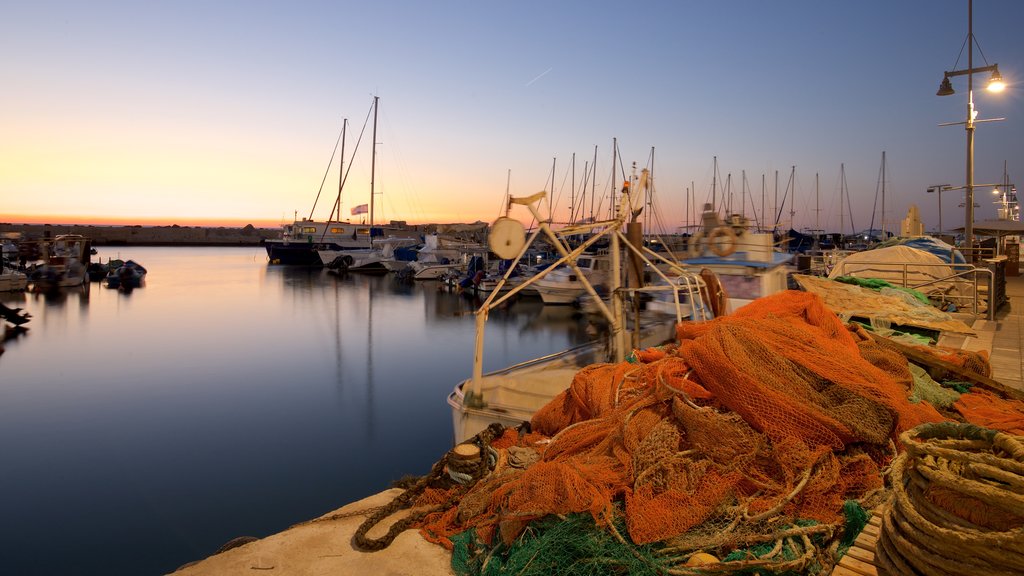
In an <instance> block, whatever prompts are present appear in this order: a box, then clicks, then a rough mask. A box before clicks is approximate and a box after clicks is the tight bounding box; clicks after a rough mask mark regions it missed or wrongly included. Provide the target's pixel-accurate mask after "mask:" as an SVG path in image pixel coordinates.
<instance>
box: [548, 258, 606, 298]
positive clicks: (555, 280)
mask: <svg viewBox="0 0 1024 576" xmlns="http://www.w3.org/2000/svg"><path fill="white" fill-rule="evenodd" d="M580 273H582V274H583V275H584V276H586V278H587V280H588V281H589V282H590V284H593V285H594V286H601V285H603V284H605V283H607V282H608V279H609V276H610V275H611V259H610V258H609V257H608V256H607V255H598V254H584V255H581V256H580V257H579V258H577V259H576V269H573V268H570V267H568V266H561V267H558V268H555V269H554V270H552V271H551V272H550V273H549V274H548V275H547V276H546V277H544V278H541V279H539V280H537V282H536V284H535V286H536V288H537V292H538V293H539V294H540V299H541V300H543V301H544V303H545V304H572V303H573V302H575V301H576V299H577V298H579V297H580V296H582V295H583V294H585V293H586V288H584V286H583V282H582V281H581V279H580Z"/></svg>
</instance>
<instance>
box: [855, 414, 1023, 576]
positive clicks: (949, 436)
mask: <svg viewBox="0 0 1024 576" xmlns="http://www.w3.org/2000/svg"><path fill="white" fill-rule="evenodd" d="M900 441H901V442H902V443H903V445H904V446H905V447H906V452H905V453H904V454H902V455H901V456H900V457H899V458H897V459H896V461H895V462H894V463H893V465H892V468H891V470H890V480H891V482H892V488H893V496H894V497H893V501H892V503H891V504H890V506H889V507H888V509H887V510H886V512H885V514H884V516H883V517H882V530H881V533H880V535H879V538H878V543H877V544H876V548H875V557H876V561H877V562H878V564H879V565H880V566H881V567H883V568H885V569H886V570H888V571H889V572H890V573H892V574H923V575H925V576H933V575H934V576H947V575H949V576H954V575H957V574H987V575H993V576H1002V575H1006V576H1011V575H1014V574H1021V573H1024V440H1022V438H1021V437H1015V436H1011V435H1009V434H1003V433H1000V432H996V431H994V430H988V429H985V428H980V427H978V426H975V425H972V424H959V423H955V422H942V423H937V424H922V425H921V426H918V427H916V428H914V429H912V430H909V431H907V432H904V433H903V434H902V435H901V436H900Z"/></svg>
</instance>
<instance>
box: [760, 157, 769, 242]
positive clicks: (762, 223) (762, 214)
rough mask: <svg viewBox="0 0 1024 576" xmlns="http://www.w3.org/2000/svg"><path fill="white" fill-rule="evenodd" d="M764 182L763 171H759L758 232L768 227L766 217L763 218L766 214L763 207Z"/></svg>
mask: <svg viewBox="0 0 1024 576" xmlns="http://www.w3.org/2000/svg"><path fill="white" fill-rule="evenodd" d="M764 182H765V179H764V172H762V173H761V226H760V227H759V229H758V231H759V232H764V231H765V229H767V228H768V219H767V218H765V216H767V214H766V213H765V211H764V209H765V204H764V188H765V187H764Z"/></svg>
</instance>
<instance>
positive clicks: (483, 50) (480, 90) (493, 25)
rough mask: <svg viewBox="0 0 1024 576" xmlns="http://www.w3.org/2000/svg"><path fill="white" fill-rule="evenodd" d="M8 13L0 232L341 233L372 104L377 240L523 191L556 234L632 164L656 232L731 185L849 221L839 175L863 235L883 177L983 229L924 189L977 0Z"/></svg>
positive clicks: (986, 166) (817, 219) (989, 106)
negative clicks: (310, 220) (383, 225)
mask: <svg viewBox="0 0 1024 576" xmlns="http://www.w3.org/2000/svg"><path fill="white" fill-rule="evenodd" d="M2 14H3V17H2V18H0V222H37V223H54V224H56V223H93V224H117V223H122V224H123V223H127V224H143V225H148V224H180V225H189V224H211V225H244V224H246V223H251V224H253V225H256V226H278V225H280V224H282V223H286V222H291V221H292V220H294V219H295V218H296V216H298V217H304V216H310V215H312V216H313V217H314V218H316V219H326V218H327V217H328V216H329V215H330V213H331V210H332V207H333V204H334V201H335V199H336V198H337V196H338V187H339V186H338V184H339V175H338V159H339V157H340V156H341V152H340V147H339V149H338V150H337V151H335V147H336V144H337V143H338V141H339V136H340V135H341V132H342V125H343V122H344V121H345V120H346V119H347V128H346V130H345V139H344V142H345V165H346V166H350V167H351V170H350V172H349V173H348V177H347V180H346V182H345V186H344V188H343V191H342V193H341V211H342V216H343V217H344V218H354V219H360V218H368V217H369V214H367V215H363V216H356V217H351V216H350V214H351V211H352V209H353V208H354V207H356V206H358V205H360V204H368V203H370V199H371V192H370V189H371V188H370V181H371V169H370V162H371V159H372V158H373V156H374V155H373V154H372V149H373V148H374V147H373V145H372V137H371V132H372V119H370V120H369V121H368V117H369V113H370V109H371V104H372V102H373V98H374V96H376V97H379V108H378V123H377V138H376V142H377V146H376V168H375V170H374V171H373V174H374V178H373V190H374V194H373V196H372V198H373V207H374V211H373V218H374V222H377V223H379V222H386V221H388V220H405V221H407V222H410V223H427V222H474V221H483V222H490V221H493V220H494V219H496V218H497V217H499V216H502V215H503V214H504V198H505V195H506V193H510V194H511V195H513V196H527V195H530V194H533V193H535V192H537V191H540V190H547V191H548V192H549V194H548V198H549V200H550V205H545V208H544V209H545V210H549V209H550V210H553V217H554V219H555V220H556V221H564V220H567V219H568V218H569V209H570V208H569V207H570V204H572V203H575V204H576V207H577V209H579V208H580V207H581V206H582V207H585V211H586V212H585V214H584V215H588V213H589V212H590V210H591V206H593V207H594V211H595V212H597V213H598V214H599V215H600V212H601V210H604V211H607V209H608V203H609V199H608V197H609V192H610V189H611V186H612V182H615V183H616V184H615V185H616V187H618V186H619V185H621V182H622V180H623V179H624V178H628V177H630V175H631V174H632V173H633V171H634V168H633V166H634V165H635V166H636V168H635V170H637V171H639V170H641V169H643V168H645V167H646V168H649V169H650V170H651V171H652V174H653V180H652V181H653V184H654V185H653V209H648V213H649V214H650V216H651V218H652V221H653V222H654V226H656V227H657V228H658V229H660V231H662V232H672V231H675V230H677V229H678V227H679V226H682V225H684V224H685V223H686V222H687V220H688V217H687V212H688V211H687V205H688V204H690V205H694V206H699V205H701V204H703V203H704V202H708V201H710V200H711V195H712V192H713V191H714V194H715V198H716V200H717V201H718V202H719V203H720V202H721V201H722V200H723V199H725V201H729V199H730V198H731V205H732V208H733V211H735V212H740V211H741V206H742V211H743V212H744V213H745V214H746V215H747V216H748V217H751V218H754V217H756V218H758V219H762V218H763V216H762V209H761V207H762V198H764V200H763V205H764V206H765V210H764V211H765V212H769V213H770V214H769V215H767V219H768V220H769V222H771V221H772V220H774V219H775V218H776V216H775V214H776V213H777V212H781V213H782V214H783V216H782V218H781V219H782V220H783V221H786V220H789V219H790V212H791V211H792V212H794V213H795V214H793V217H792V224H793V227H795V228H797V229H808V228H814V229H824V230H827V231H837V230H838V229H839V226H840V224H839V217H840V208H839V197H840V191H841V190H842V189H843V188H844V186H843V184H842V182H843V179H842V177H841V174H845V183H846V184H845V189H846V190H848V192H849V204H850V208H851V210H847V209H846V208H845V207H844V208H843V211H844V213H845V226H844V231H846V232H849V231H851V230H850V228H851V223H850V222H849V220H850V217H851V213H852V218H853V228H856V229H865V228H867V227H868V226H869V225H870V223H871V222H872V221H874V225H875V227H876V228H879V227H881V225H882V224H881V222H882V215H881V200H880V196H881V191H882V188H883V183H884V189H885V198H886V201H885V222H886V224H885V225H886V228H887V229H890V230H891V229H893V228H898V225H899V220H900V219H901V218H903V217H904V216H905V215H906V213H907V210H908V209H909V206H910V205H911V204H914V205H916V206H917V207H918V209H919V210H920V212H921V215H922V219H923V220H924V222H925V226H926V229H928V230H935V229H937V227H938V224H939V222H938V221H939V217H940V210H941V218H942V220H943V222H942V224H943V228H945V229H950V228H953V227H957V226H963V224H964V209H963V208H962V207H960V206H959V205H960V204H961V203H962V202H963V193H962V192H957V191H949V192H945V193H944V194H942V197H941V205H940V202H939V197H938V195H936V194H929V193H927V192H926V189H927V188H928V187H929V186H933V185H937V184H949V185H951V186H954V187H956V186H962V185H963V184H964V183H965V181H966V141H967V139H966V134H965V130H964V128H963V126H962V125H956V126H946V127H940V126H939V124H942V123H947V122H963V121H964V119H965V118H966V115H967V81H966V78H965V77H957V78H953V80H952V82H953V87H954V89H955V90H956V94H955V95H953V96H946V97H938V96H936V95H935V92H936V90H937V89H938V87H939V83H940V81H941V80H942V77H943V72H944V71H949V70H954V69H965V68H967V50H966V47H965V40H966V38H967V28H968V26H967V15H968V4H967V1H966V0H901V1H899V2H892V1H891V0H859V1H857V2H840V1H832V0H786V1H775V2H770V1H764V0H717V1H704V2H697V1H683V0H678V1H662V2H643V1H641V2H628V3H627V2H605V1H591V2H570V1H562V2H541V1H532V0H518V1H516V2H468V1H447V0H442V1H436V2H419V1H394V0H378V1H375V2H347V1H332V2H328V1H306V0H294V1H288V2H284V1H280V2H274V1H259V0H253V1H245V2H242V1H236V0H222V1H217V2H208V1H202V2H198V1H192V0H179V1H175V2H162V1H144V0H143V1H131V2H129V1H105V0H96V1H92V2H79V1H68V2H55V1H49V0H36V1H33V2H8V3H7V4H6V5H5V7H4V8H3V10H2ZM1022 21H1024V2H1021V1H1020V0H976V1H975V2H974V35H975V39H976V48H975V50H974V57H975V62H974V66H975V67H978V66H983V65H985V64H986V63H988V64H992V63H997V64H998V65H999V70H1000V72H1001V73H1002V75H1003V77H1004V79H1005V80H1006V81H1007V84H1008V88H1007V90H1006V91H1005V92H1004V93H1002V94H998V95H995V94H990V93H988V92H986V91H985V90H984V89H983V87H984V85H985V83H986V82H987V80H988V75H987V74H981V75H980V76H977V77H976V78H975V91H974V96H975V105H976V108H977V109H978V110H979V115H978V118H979V119H987V118H1000V117H1005V118H1006V120H1005V121H1000V122H991V123H984V124H979V125H978V128H977V130H976V137H975V182H976V183H978V184H982V183H995V182H1001V181H1002V180H1003V174H1004V163H1005V169H1006V172H1007V173H1008V174H1009V179H1010V181H1011V182H1012V181H1014V179H1015V178H1017V177H1020V176H1021V175H1024V129H1022V123H1024V82H1021V80H1020V79H1021V78H1022V77H1024V44H1022V43H1021V41H1020V40H1019V39H1018V38H1016V36H1017V35H1018V34H1019V23H1020V22H1022ZM360 133H362V137H361V138H360ZM357 141H358V142H359V144H358V147H357V144H356V143H357ZM613 142H614V143H615V146H614V148H615V150H614V153H615V157H616V158H617V161H616V165H615V167H614V173H615V175H614V177H613V165H612V157H613ZM883 152H884V153H885V158H886V160H885V178H884V179H883V178H882V177H881V174H882V155H883ZM332 154H333V155H334V161H333V162H331V163H330V167H329V169H328V166H329V162H330V160H331V157H332ZM574 155H575V161H574ZM595 157H596V162H595ZM716 165H717V172H716V170H715V166H716ZM841 167H842V168H841ZM585 174H587V176H586V177H587V180H586V187H587V188H586V193H585V194H584V195H582V196H581V194H583V192H582V190H583V186H584V175H585ZM776 180H777V181H778V185H777V186H776ZM744 181H745V182H746V184H745V185H744ZM791 182H792V184H791ZM727 185H728V186H727ZM776 189H777V190H778V192H777V194H778V197H779V198H780V199H781V198H783V197H785V198H787V200H786V204H785V206H784V208H781V209H776V208H775V206H776V205H777V204H776V201H775V197H776ZM991 190H992V189H991V188H985V189H978V190H976V200H975V202H976V203H977V204H978V206H979V207H978V208H977V216H976V219H978V220H981V219H986V218H993V217H995V214H996V212H995V204H993V199H994V198H997V196H995V195H993V194H992V193H991ZM730 194H731V196H730ZM688 199H689V200H688ZM511 215H512V216H513V217H522V213H521V212H518V211H514V212H513V213H512V214H511ZM689 220H690V221H693V220H695V217H694V215H693V209H691V210H690V214H689Z"/></svg>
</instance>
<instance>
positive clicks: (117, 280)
mask: <svg viewBox="0 0 1024 576" xmlns="http://www.w3.org/2000/svg"><path fill="white" fill-rule="evenodd" d="M145 279H146V269H145V268H144V267H143V266H142V265H141V264H139V263H138V262H136V261H134V260H126V261H125V262H124V263H123V264H122V265H121V266H118V267H116V268H111V269H110V271H109V272H107V276H106V278H104V282H106V284H107V288H119V289H122V290H131V289H132V288H138V287H139V286H141V285H142V282H143V281H144V280H145Z"/></svg>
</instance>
